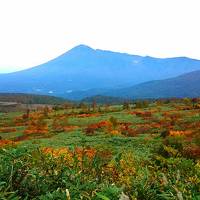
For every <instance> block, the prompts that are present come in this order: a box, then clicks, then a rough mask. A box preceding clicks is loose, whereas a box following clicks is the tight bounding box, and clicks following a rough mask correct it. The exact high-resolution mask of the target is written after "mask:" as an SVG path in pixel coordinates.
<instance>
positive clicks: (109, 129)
mask: <svg viewBox="0 0 200 200" xmlns="http://www.w3.org/2000/svg"><path fill="white" fill-rule="evenodd" d="M180 106H182V107H183V106H184V104H183V103H182V102H181V103H179V102H169V103H168V104H162V105H159V106H157V103H155V104H150V105H149V106H148V107H146V108H137V109H135V108H133V106H132V109H131V110H123V109H122V106H121V105H119V106H110V107H109V110H107V111H105V110H104V111H102V112H100V113H98V112H97V111H95V112H91V113H87V111H83V110H82V109H80V108H77V109H73V110H72V109H67V110H66V109H63V110H60V111H52V112H49V113H48V116H46V117H45V116H44V115H43V111H41V112H40V111H38V112H35V113H34V112H32V113H31V115H30V116H29V118H27V119H24V122H23V123H24V124H23V125H22V126H17V125H15V120H14V119H15V118H16V117H18V118H19V117H20V116H22V114H23V113H19V112H18V113H7V114H4V113H0V120H1V121H0V123H1V124H2V125H1V126H4V124H7V125H9V124H10V125H12V127H15V128H16V129H17V130H16V131H15V132H7V133H6V132H5V133H0V136H1V137H2V139H1V140H0V142H1V141H2V143H0V144H1V145H2V147H0V151H1V154H0V163H1V164H0V173H1V174H2V177H0V199H16V200H17V199H42V200H46V199H47V200H48V199H66V198H68V197H67V196H66V189H69V192H70V196H71V198H72V199H94V200H96V199H108V200H109V199H110V200H112V199H113V200H115V199H117V200H118V199H120V198H122V196H123V194H124V195H125V196H126V197H127V198H128V197H129V199H138V200H140V199H142V200H143V199H144V200H145V199H178V200H182V199H200V196H199V195H198V194H199V192H200V187H199V185H200V179H199V177H200V164H199V159H200V153H198V152H200V151H199V149H200V147H199V144H200V143H198V141H199V139H198V138H199V133H200V128H199V124H200V117H199V116H200V115H199V112H200V110H199V109H194V108H193V106H192V105H190V109H189V110H180V109H179V107H180ZM187 107H188V105H187ZM102 110H103V108H102ZM134 111H137V112H142V113H143V114H142V115H141V116H139V115H134V114H131V113H132V112H134ZM146 112H152V115H151V116H150V117H149V116H148V117H146V116H145V113H146ZM81 113H82V114H88V116H87V117H82V116H81V115H80V114H81ZM163 113H164V115H163ZM90 114H91V116H90ZM94 114H95V115H94ZM111 117H112V118H113V119H114V121H113V120H111ZM55 118H57V120H58V124H57V126H59V128H60V127H61V128H65V127H69V128H70V127H72V126H75V128H74V129H73V127H72V129H69V130H68V129H67V131H65V130H64V129H63V130H62V131H58V132H56V131H55V130H54V129H53V125H52V124H53V121H54V120H55ZM37 119H39V120H38V121H37ZM63 119H67V124H62V120H63ZM31 121H32V122H34V121H35V124H36V125H35V126H33V125H32V126H31V127H29V129H37V127H39V126H40V129H41V130H42V128H43V129H44V127H45V126H46V125H47V127H48V132H47V133H43V134H40V133H39V132H36V133H32V134H26V133H24V130H26V129H27V128H28V126H29V125H28V124H29V123H30V122H31ZM105 121H106V122H107V124H106V125H102V124H101V123H102V122H105ZM40 122H44V123H41V124H40ZM183 122H184V123H183ZM185 122H186V123H185ZM65 123H66V122H65ZM45 124H46V125H45ZM40 129H38V130H40ZM87 129H88V131H89V132H88V133H87ZM45 130H46V129H45ZM171 130H173V131H177V130H178V131H180V132H177V134H179V133H181V134H184V131H188V130H189V131H191V132H192V134H191V135H189V136H187V135H182V136H179V135H178V136H170V131H171ZM163 131H166V134H164V135H163ZM181 131H182V132H181ZM113 133H114V134H113ZM24 136H26V137H24ZM17 138H18V139H20V140H19V142H17V143H16V144H14V146H12V145H11V146H9V145H5V144H4V141H5V143H6V142H8V141H15V140H16V139H17ZM6 144H7V143H6ZM9 144H10V143H9ZM45 148H47V150H48V151H49V154H47V153H45V152H43V149H45ZM67 149H69V150H68V151H69V152H66V151H67ZM61 152H64V155H63V154H61ZM81 152H82V153H81ZM85 152H86V154H85ZM87 152H89V154H87ZM71 153H73V154H71Z"/></svg>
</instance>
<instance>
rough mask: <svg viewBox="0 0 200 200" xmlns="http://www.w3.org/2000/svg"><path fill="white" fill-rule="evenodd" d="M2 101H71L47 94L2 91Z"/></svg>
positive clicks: (0, 99)
mask: <svg viewBox="0 0 200 200" xmlns="http://www.w3.org/2000/svg"><path fill="white" fill-rule="evenodd" d="M0 102H17V103H23V104H62V103H66V102H69V101H67V100H65V99H62V98H58V97H54V96H47V95H35V94H23V93H0Z"/></svg>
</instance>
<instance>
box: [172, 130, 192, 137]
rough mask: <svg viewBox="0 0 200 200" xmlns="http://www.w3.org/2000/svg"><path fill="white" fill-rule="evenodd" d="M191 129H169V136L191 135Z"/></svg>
mask: <svg viewBox="0 0 200 200" xmlns="http://www.w3.org/2000/svg"><path fill="white" fill-rule="evenodd" d="M191 134H192V131H191V130H186V131H172V130H171V131H169V136H188V135H191Z"/></svg>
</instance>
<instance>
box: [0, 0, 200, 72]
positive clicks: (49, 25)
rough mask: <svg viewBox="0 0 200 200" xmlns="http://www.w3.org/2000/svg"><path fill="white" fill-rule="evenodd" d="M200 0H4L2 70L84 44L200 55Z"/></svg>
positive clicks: (29, 64) (33, 63)
mask: <svg viewBox="0 0 200 200" xmlns="http://www.w3.org/2000/svg"><path fill="white" fill-rule="evenodd" d="M199 8H200V1H199V0H84V1H83V0H28V1H27V0H17V1H16V0H6V1H4V0H0V30H1V31H0V55H1V56H0V72H11V71H17V70H21V69H25V68H29V67H32V66H36V65H38V64H41V63H44V62H46V61H48V60H50V59H52V58H55V57H57V56H59V55H60V54H62V53H64V52H66V51H67V50H69V49H71V48H72V47H74V46H76V45H78V44H86V45H89V46H91V47H93V48H99V49H108V50H113V51H120V52H128V53H131V54H138V55H150V56H155V57H173V56H188V57H192V58H197V59H200V37H199V35H200V26H199V19H200V12H199Z"/></svg>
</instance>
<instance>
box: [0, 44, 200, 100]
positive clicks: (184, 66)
mask: <svg viewBox="0 0 200 200" xmlns="http://www.w3.org/2000/svg"><path fill="white" fill-rule="evenodd" d="M194 70H200V61H199V60H194V59H190V58H186V57H178V58H167V59H159V58H152V57H142V56H136V55H129V54H125V53H116V52H111V51H103V50H98V49H97V50H95V49H92V48H90V47H88V46H85V45H79V46H77V47H75V48H73V49H71V50H70V51H68V52H66V53H65V54H63V55H61V56H59V57H58V58H55V59H53V60H51V61H49V62H47V63H45V64H42V65H39V66H36V67H34V68H31V69H27V70H23V71H19V72H15V73H9V74H0V92H16V93H19V92H20V93H36V94H51V95H54V96H61V97H67V96H70V93H72V92H75V93H76V91H83V93H85V92H84V91H86V90H91V89H93V88H97V89H98V90H101V89H116V88H123V87H129V86H132V85H135V84H138V83H142V82H146V81H150V80H158V79H166V78H170V77H174V76H178V75H180V74H183V73H187V72H191V71H194ZM76 95H78V94H76ZM93 95H95V92H94V93H93ZM71 96H72V95H71ZM80 97H81V96H77V97H76V98H79V99H80Z"/></svg>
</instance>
